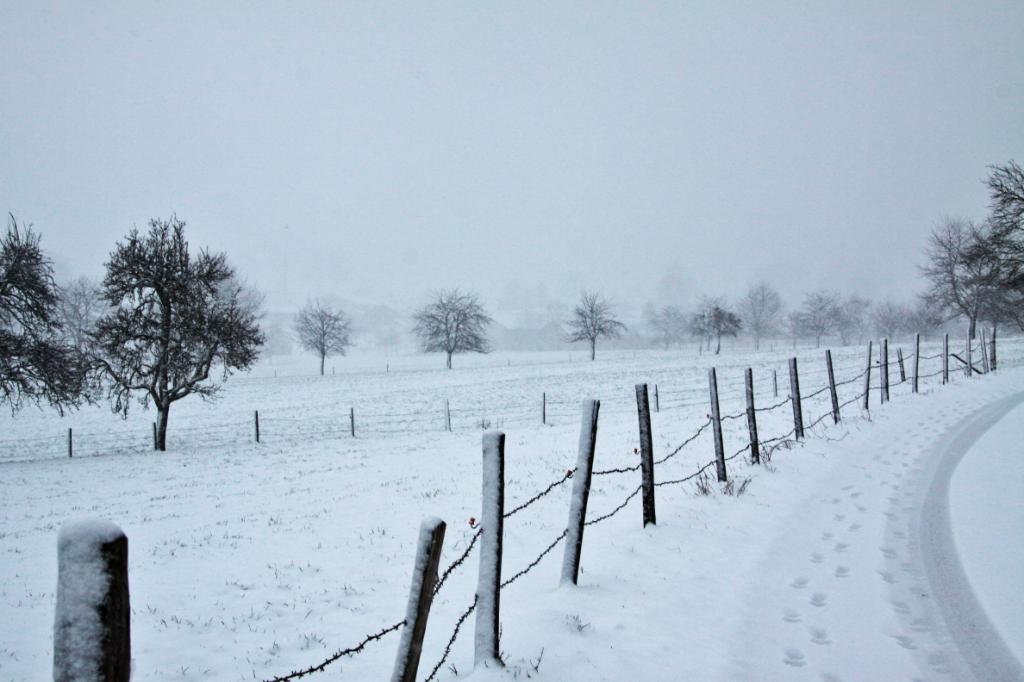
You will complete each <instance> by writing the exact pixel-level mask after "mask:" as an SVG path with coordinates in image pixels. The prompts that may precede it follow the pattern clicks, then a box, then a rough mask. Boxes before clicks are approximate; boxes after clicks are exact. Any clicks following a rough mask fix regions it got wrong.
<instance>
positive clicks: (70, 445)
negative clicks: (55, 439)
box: [68, 426, 75, 459]
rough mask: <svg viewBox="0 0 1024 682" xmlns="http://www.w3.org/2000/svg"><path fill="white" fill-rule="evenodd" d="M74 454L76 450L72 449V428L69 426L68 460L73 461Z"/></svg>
mask: <svg viewBox="0 0 1024 682" xmlns="http://www.w3.org/2000/svg"><path fill="white" fill-rule="evenodd" d="M74 452H75V451H74V448H73V447H72V442H71V427H70V426H69V427H68V459H71V458H72V457H73V456H74Z"/></svg>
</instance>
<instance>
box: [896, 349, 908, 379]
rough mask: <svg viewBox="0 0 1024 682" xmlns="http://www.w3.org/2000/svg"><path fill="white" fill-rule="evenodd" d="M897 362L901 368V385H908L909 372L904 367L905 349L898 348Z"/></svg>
mask: <svg viewBox="0 0 1024 682" xmlns="http://www.w3.org/2000/svg"><path fill="white" fill-rule="evenodd" d="M896 362H897V364H898V365H899V367H900V383H901V384H905V383H907V370H906V369H904V367H903V349H902V348H897V349H896Z"/></svg>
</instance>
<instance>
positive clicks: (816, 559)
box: [811, 552, 825, 564]
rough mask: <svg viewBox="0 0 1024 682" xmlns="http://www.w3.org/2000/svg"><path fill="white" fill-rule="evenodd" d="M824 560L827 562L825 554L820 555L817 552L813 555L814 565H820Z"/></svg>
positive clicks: (812, 561)
mask: <svg viewBox="0 0 1024 682" xmlns="http://www.w3.org/2000/svg"><path fill="white" fill-rule="evenodd" d="M824 560H825V555H824V554H819V553H818V552H815V553H814V554H812V555H811V563H812V564H820V563H821V562H822V561H824Z"/></svg>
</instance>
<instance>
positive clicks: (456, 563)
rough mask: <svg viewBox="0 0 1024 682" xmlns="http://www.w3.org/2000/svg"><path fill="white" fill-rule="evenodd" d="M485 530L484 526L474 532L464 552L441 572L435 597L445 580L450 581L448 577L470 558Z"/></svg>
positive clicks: (435, 588) (436, 585)
mask: <svg viewBox="0 0 1024 682" xmlns="http://www.w3.org/2000/svg"><path fill="white" fill-rule="evenodd" d="M483 532H484V529H483V528H478V529H477V531H476V532H475V533H473V537H472V538H470V540H469V545H467V546H466V549H465V550H464V551H463V552H462V554H460V555H459V556H458V557H457V558H456V559H455V560H454V561H452V562H451V563H450V564H448V568H446V569H444V573H442V574H441V578H440V579H439V580H438V581H437V583H436V584H435V585H434V596H435V597H436V596H437V594H438V593H439V592H440V591H441V588H442V587H444V584H445V582H447V581H448V577H449V576H450V575H451V574H452V573H454V572H455V569H457V568H458V567H459V566H461V565H462V564H463V563H465V561H466V559H468V558H469V555H470V554H471V553H472V552H473V547H474V546H475V545H476V541H477V540H479V539H480V536H481V535H482V534H483Z"/></svg>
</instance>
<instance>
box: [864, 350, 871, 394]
mask: <svg viewBox="0 0 1024 682" xmlns="http://www.w3.org/2000/svg"><path fill="white" fill-rule="evenodd" d="M871 343H872V342H871V341H868V368H867V371H865V372H864V409H865V410H870V409H871V407H870V401H869V398H870V397H871Z"/></svg>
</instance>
